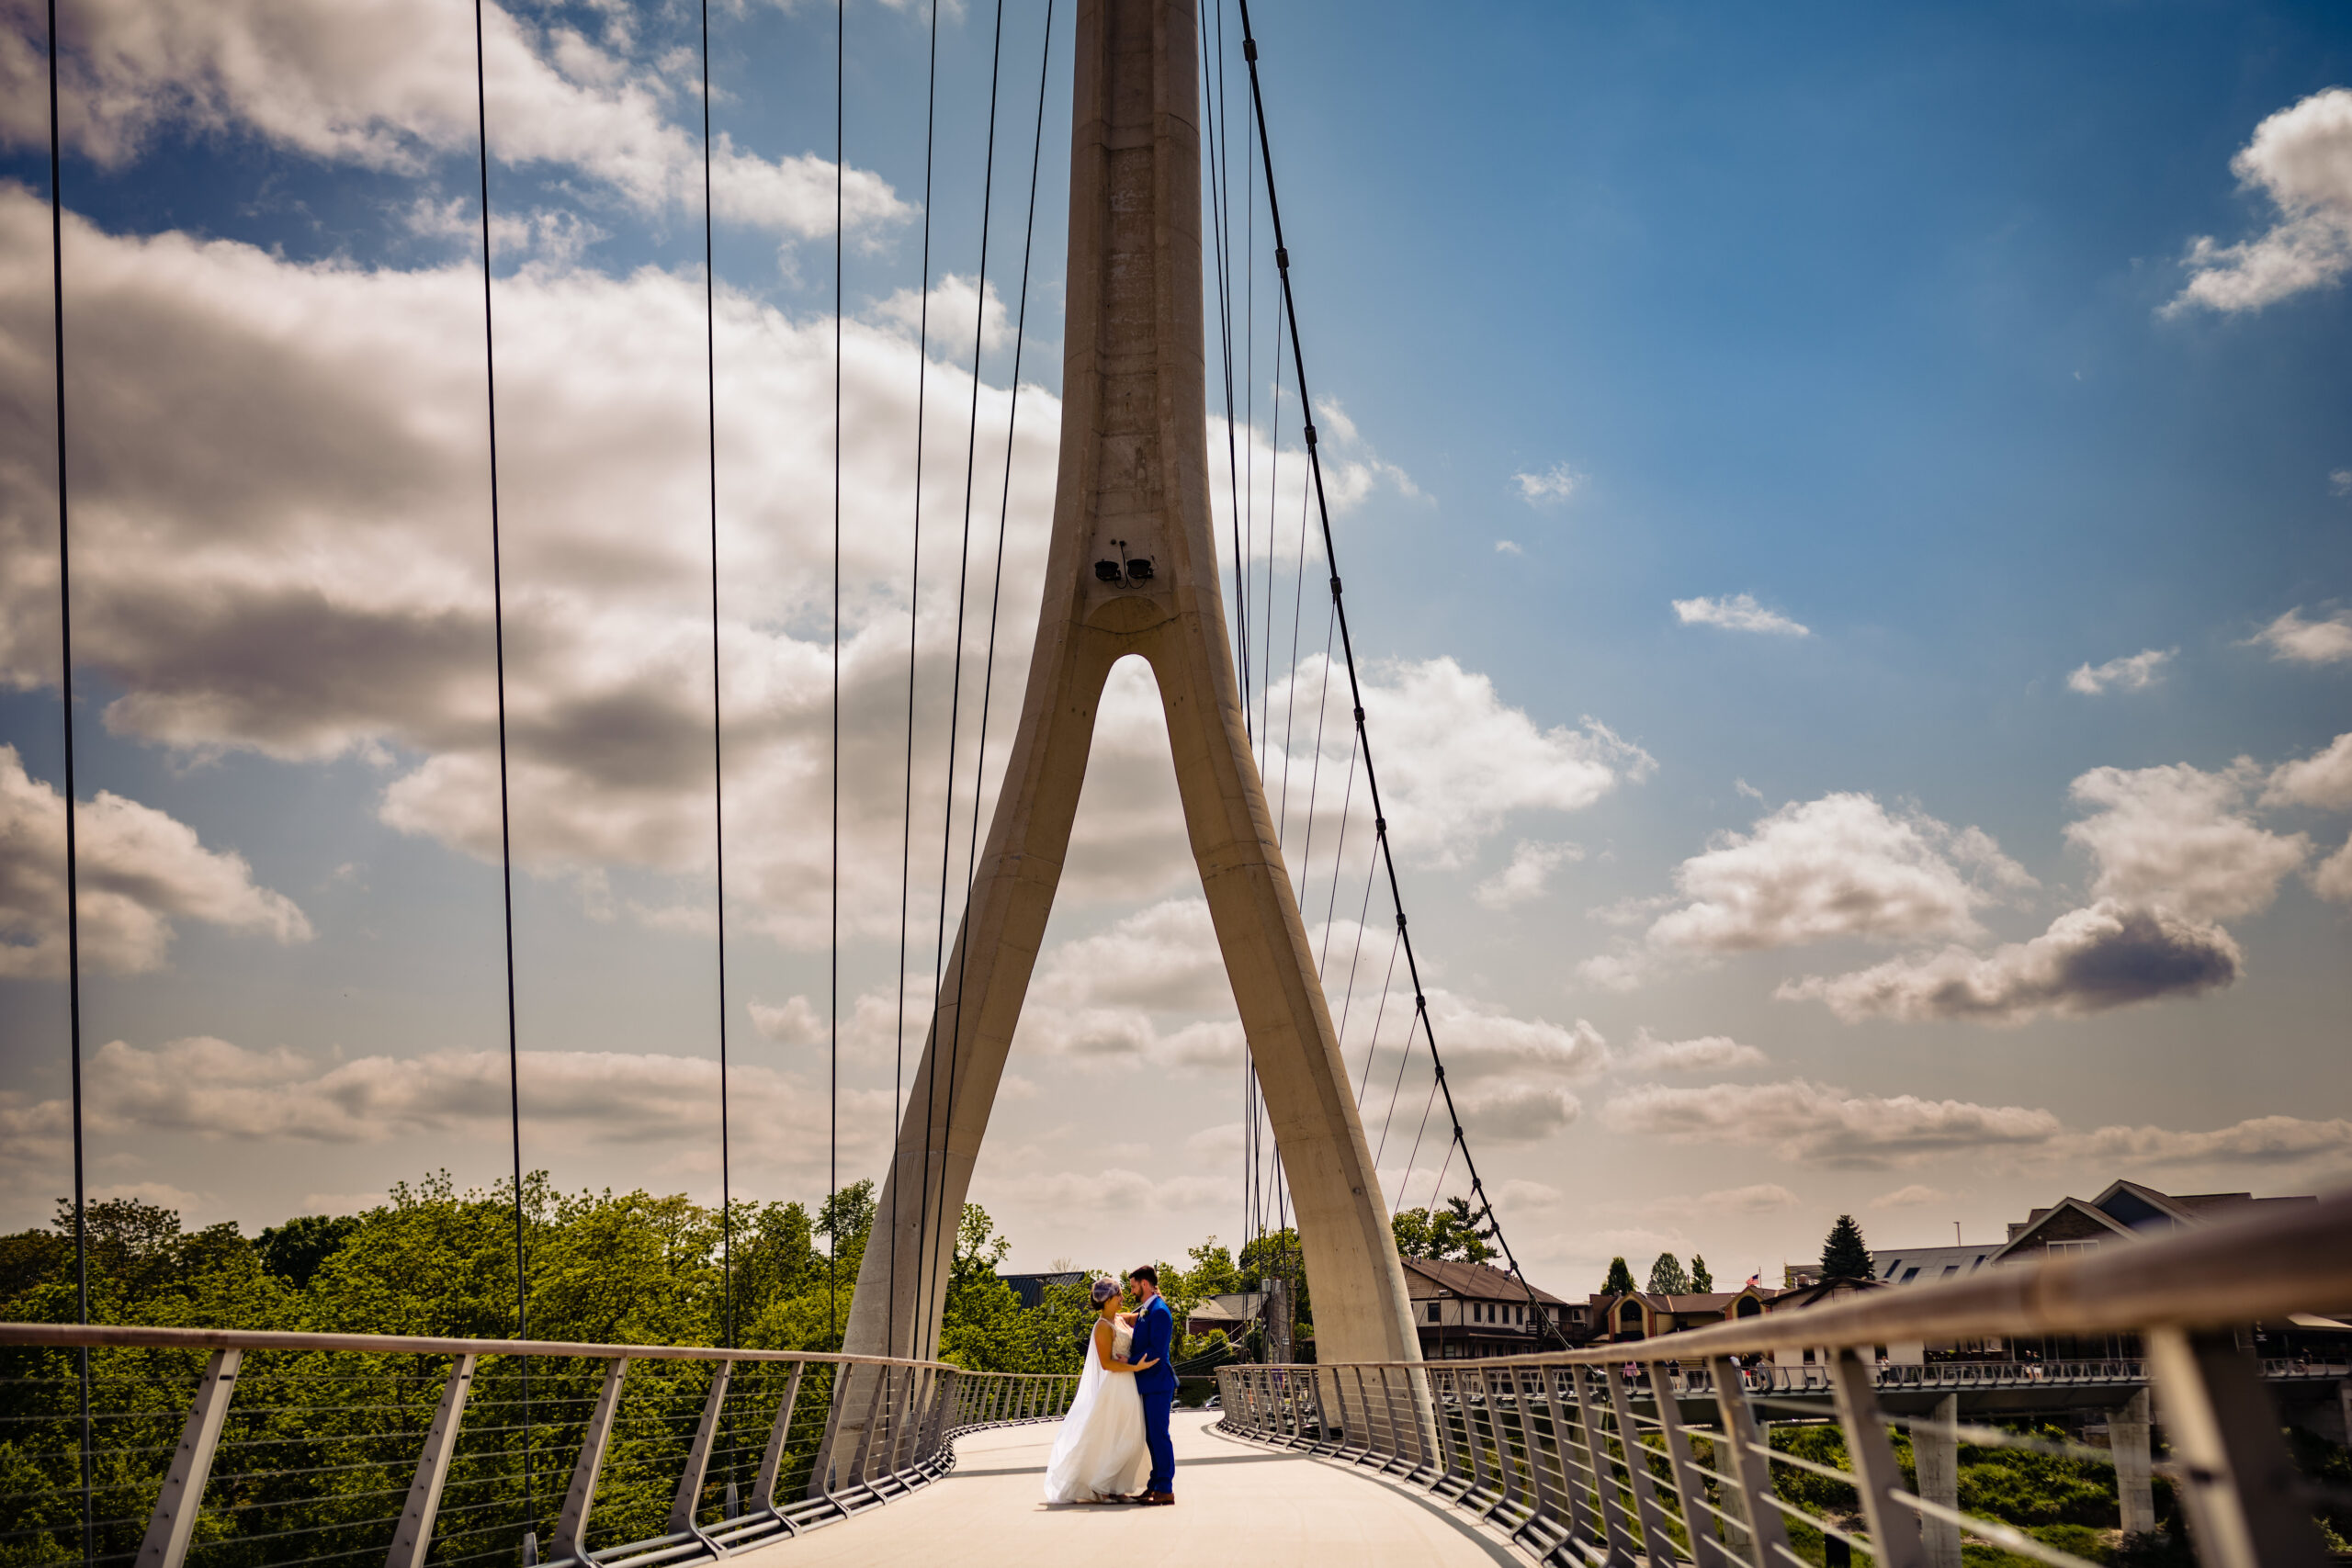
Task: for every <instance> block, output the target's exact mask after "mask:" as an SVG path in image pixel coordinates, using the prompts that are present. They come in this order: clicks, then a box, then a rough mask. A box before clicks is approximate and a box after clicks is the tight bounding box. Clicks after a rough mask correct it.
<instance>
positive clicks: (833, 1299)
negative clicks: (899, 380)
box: [825, 0, 849, 1348]
mask: <svg viewBox="0 0 2352 1568" xmlns="http://www.w3.org/2000/svg"><path fill="white" fill-rule="evenodd" d="M848 42H849V0H833V705H832V723H833V746H832V847H831V854H830V856H829V857H828V859H827V862H826V877H827V886H828V897H827V901H826V916H827V919H828V922H829V924H828V927H827V931H828V935H827V936H826V939H825V959H826V970H825V974H826V979H825V1021H826V1025H827V1029H826V1042H825V1105H826V1122H825V1340H826V1344H827V1346H828V1348H833V1347H836V1346H838V1344H839V1335H840V1332H841V1330H840V1310H839V1307H838V1305H837V1302H838V1298H839V1294H840V1273H841V1270H840V1268H839V1264H840V1262H841V1252H842V1247H841V1236H840V1234H839V1233H840V1230H841V1224H840V1217H839V1214H838V1213H837V1212H836V1211H837V1209H838V1206H839V1201H840V1198H841V1190H842V1171H841V1152H842V207H843V201H842V152H843V148H842V123H843V119H844V115H843V111H842V80H843V77H844V74H845V73H844V70H843V66H844V63H845V59H844V57H845V56H846V54H847V52H848Z"/></svg>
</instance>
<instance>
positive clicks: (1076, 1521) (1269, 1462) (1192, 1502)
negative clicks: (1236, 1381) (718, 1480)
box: [735, 1410, 1533, 1568]
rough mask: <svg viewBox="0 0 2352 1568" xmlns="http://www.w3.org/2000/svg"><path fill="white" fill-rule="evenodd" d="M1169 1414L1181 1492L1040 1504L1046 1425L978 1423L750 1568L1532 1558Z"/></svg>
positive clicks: (1322, 1464)
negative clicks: (936, 1458)
mask: <svg viewBox="0 0 2352 1568" xmlns="http://www.w3.org/2000/svg"><path fill="white" fill-rule="evenodd" d="M1215 1422H1216V1414H1215V1413H1214V1412H1207V1413H1203V1412H1196V1411H1182V1410H1180V1411H1178V1412H1177V1413H1176V1418H1175V1422H1174V1425H1173V1431H1172V1436H1173V1437H1174V1438H1175V1442H1176V1497H1177V1504H1176V1506H1174V1507H1172V1508H1137V1507H1128V1506H1074V1507H1057V1508H1049V1507H1047V1506H1046V1505H1045V1504H1044V1503H1043V1502H1042V1501H1041V1500H1040V1499H1039V1495H1038V1493H1039V1489H1040V1487H1041V1486H1042V1485H1043V1483H1044V1477H1045V1470H1046V1453H1047V1452H1048V1451H1049V1450H1051V1449H1052V1447H1053V1441H1054V1433H1055V1431H1056V1430H1057V1428H1056V1427H1054V1426H1053V1425H1051V1424H1045V1425H1039V1426H1025V1427H1000V1428H997V1429H995V1430H992V1431H986V1432H976V1433H973V1434H971V1435H970V1436H968V1437H966V1438H959V1439H958V1440H957V1441H956V1468H955V1470H954V1471H952V1472H949V1473H948V1474H947V1475H946V1476H945V1477H944V1479H942V1480H940V1481H937V1482H934V1483H932V1484H931V1485H929V1486H926V1487H924V1488H923V1489H922V1491H921V1492H918V1493H917V1494H915V1495H913V1496H911V1497H907V1498H902V1499H900V1500H899V1501H898V1502H895V1503H892V1504H891V1505H889V1506H888V1507H884V1508H876V1509H872V1510H869V1511H868V1512H865V1513H862V1514H860V1515H858V1516H857V1517H855V1518H852V1519H846V1520H843V1521H842V1523H840V1524H835V1525H828V1526H826V1527H825V1528H824V1529H820V1530H817V1531H815V1532H813V1533H812V1534H809V1535H807V1536H804V1537H802V1538H801V1539H800V1540H783V1541H778V1542H776V1543H775V1544H774V1545H772V1546H765V1547H760V1548H757V1549H755V1550H753V1551H746V1552H742V1553H741V1554H739V1556H738V1557H737V1558H736V1559H735V1561H738V1562H742V1563H745V1564H747V1565H750V1568H818V1565H820V1564H825V1565H830V1564H834V1563H840V1564H845V1565H846V1564H854V1565H856V1568H872V1565H874V1564H876V1563H892V1564H895V1563H902V1562H903V1563H952V1564H955V1565H956V1568H965V1565H967V1564H969V1565H970V1568H991V1565H993V1564H1004V1565H1007V1568H1014V1565H1018V1568H1058V1565H1064V1564H1069V1563H1079V1562H1084V1563H1115V1564H1117V1565H1118V1568H1158V1565H1159V1564H1162V1563H1165V1564H1170V1565H1171V1568H1172V1565H1174V1564H1179V1563H1181V1564H1183V1565H1184V1568H1199V1565H1200V1564H1202V1563H1204V1562H1238V1561H1242V1560H1245V1559H1246V1560H1248V1561H1250V1562H1265V1563H1272V1564H1280V1565H1283V1568H1290V1565H1293V1564H1297V1565H1302V1568H1304V1565H1311V1564H1317V1563H1326V1562H1328V1563H1330V1564H1332V1565H1333V1568H1391V1565H1395V1568H1406V1565H1408V1564H1409V1565H1411V1568H1527V1564H1529V1563H1530V1562H1532V1561H1533V1560H1532V1558H1531V1557H1529V1556H1527V1555H1526V1554H1524V1553H1522V1552H1521V1551H1515V1550H1513V1549H1512V1548H1510V1547H1509V1546H1507V1545H1505V1544H1504V1543H1503V1540H1502V1538H1501V1537H1500V1535H1499V1534H1498V1533H1496V1532H1493V1531H1489V1530H1486V1529H1482V1528H1481V1527H1480V1526H1478V1525H1476V1523H1474V1522H1473V1521H1471V1520H1470V1519H1469V1518H1467V1517H1464V1515H1462V1514H1460V1513H1457V1512H1456V1511H1454V1510H1453V1509H1452V1508H1449V1507H1447V1506H1444V1505H1443V1504H1441V1503H1437V1502H1433V1501H1431V1500H1430V1499H1428V1498H1426V1497H1423V1496H1421V1495H1419V1494H1418V1493H1415V1492H1410V1491H1408V1490H1406V1489H1405V1488H1403V1487H1401V1486H1397V1485H1396V1484H1394V1483H1389V1482H1385V1481H1382V1480H1380V1479H1379V1478H1377V1477H1375V1476H1374V1475H1372V1474H1371V1473H1370V1472H1366V1471H1363V1470H1359V1469H1355V1468H1353V1467H1351V1466H1348V1465H1344V1464H1338V1463H1334V1462H1332V1461H1329V1460H1320V1459H1314V1458H1310V1457H1308V1456H1306V1455H1303V1454H1295V1453H1289V1452H1284V1451H1282V1450H1273V1449H1265V1448H1261V1447H1259V1446H1258V1445H1257V1444H1255V1443H1245V1442H1242V1441H1240V1440H1238V1438H1228V1437H1226V1436H1224V1435H1223V1434H1221V1433H1218V1432H1216V1431H1215V1430H1213V1429H1212V1427H1213V1426H1214V1424H1215Z"/></svg>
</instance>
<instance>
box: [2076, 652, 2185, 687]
mask: <svg viewBox="0 0 2352 1568" xmlns="http://www.w3.org/2000/svg"><path fill="white" fill-rule="evenodd" d="M2178 651H2179V649H2165V648H2150V649H2142V650H2141V651H2140V652H2138V653H2134V654H2131V655H2130V656H2129V657H2127V658H2123V659H2110V660H2108V661H2107V662H2106V663H2104V664H2085V665H2084V666H2082V667H2081V668H2080V669H2078V670H2076V671H2075V672H2074V673H2073V674H2071V675H2069V676H2067V677H2066V689H2067V690H2068V691H2071V692H2080V693H2081V694H2083V695H2085V696H2086V697H2095V696H2098V694H2100V693H2101V692H2107V691H2124V692H2138V691H2143V690H2145V689H2146V688H2148V687H2150V686H2153V685H2154V684H2155V683H2156V682H2157V681H2158V680H2160V679H2161V678H2162V677H2163V675H2164V667H2165V665H2166V664H2167V663H2169V662H2171V660H2172V657H2173V655H2174V654H2175V653H2177V652H2178Z"/></svg>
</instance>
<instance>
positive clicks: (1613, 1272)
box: [1600, 1258, 1634, 1296]
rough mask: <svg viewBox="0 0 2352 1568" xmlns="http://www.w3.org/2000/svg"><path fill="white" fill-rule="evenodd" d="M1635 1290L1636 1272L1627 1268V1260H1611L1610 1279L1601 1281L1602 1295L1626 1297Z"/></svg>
mask: <svg viewBox="0 0 2352 1568" xmlns="http://www.w3.org/2000/svg"><path fill="white" fill-rule="evenodd" d="M1633 1289H1634V1271H1633V1270H1632V1269H1628V1268H1626V1267H1625V1260H1624V1259H1623V1258H1611V1259H1610V1260H1609V1278H1607V1279H1606V1280H1602V1281H1600V1293H1601V1294H1602V1295H1604V1296H1613V1295H1626V1294H1631V1293H1632V1292H1633Z"/></svg>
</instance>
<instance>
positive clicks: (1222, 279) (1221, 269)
mask: <svg viewBox="0 0 2352 1568" xmlns="http://www.w3.org/2000/svg"><path fill="white" fill-rule="evenodd" d="M1206 5H1207V0H1200V4H1199V5H1197V6H1195V7H1194V15H1195V17H1201V16H1202V13H1203V12H1204V10H1205V8H1206ZM1217 21H1218V25H1219V32H1220V36H1222V31H1223V24H1224V21H1225V12H1224V8H1223V6H1219V8H1218V11H1217ZM1203 32H1204V35H1205V32H1206V28H1205V27H1204V28H1203ZM1224 86H1225V58H1224V55H1223V53H1222V52H1221V51H1220V52H1219V54H1218V57H1217V73H1216V82H1215V85H1212V84H1211V81H1210V77H1209V62H1208V56H1207V55H1206V54H1203V55H1202V56H1201V103H1202V118H1203V119H1204V121H1206V129H1207V131H1208V134H1207V136H1206V137H1205V138H1204V140H1205V141H1207V142H1208V150H1209V199H1208V209H1209V241H1210V248H1211V251H1212V252H1213V254H1215V255H1216V300H1217V327H1218V342H1219V344H1220V345H1221V346H1222V350H1223V353H1222V356H1221V362H1222V364H1223V367H1224V371H1225V479H1226V493H1227V502H1228V504H1229V505H1230V506H1231V508H1232V514H1231V516H1230V518H1229V521H1230V522H1231V524H1232V533H1233V579H1234V586H1235V589H1236V591H1237V595H1238V590H1239V588H1240V583H1241V491H1240V485H1239V480H1238V473H1239V458H1238V455H1237V453H1236V449H1235V436H1234V429H1233V259H1232V254H1231V252H1232V238H1231V236H1230V235H1229V234H1228V233H1227V220H1228V214H1227V210H1226V209H1227V207H1228V206H1229V205H1230V197H1229V196H1228V195H1227V187H1226V175H1225V170H1226V165H1227V163H1228V162H1229V159H1226V158H1222V157H1220V155H1219V154H1220V143H1221V142H1222V141H1224V132H1223V131H1222V130H1220V126H1221V125H1222V124H1223V122H1224V107H1225V95H1224ZM1237 627H1238V632H1239V637H1238V646H1239V648H1240V650H1241V657H1240V660H1239V661H1238V674H1239V676H1240V685H1241V723H1242V728H1243V729H1244V731H1245V732H1246V731H1247V730H1248V728H1249V724H1250V630H1249V627H1250V609H1249V602H1248V600H1247V599H1246V598H1243V599H1242V600H1241V617H1240V620H1239V621H1238V623H1237Z"/></svg>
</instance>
